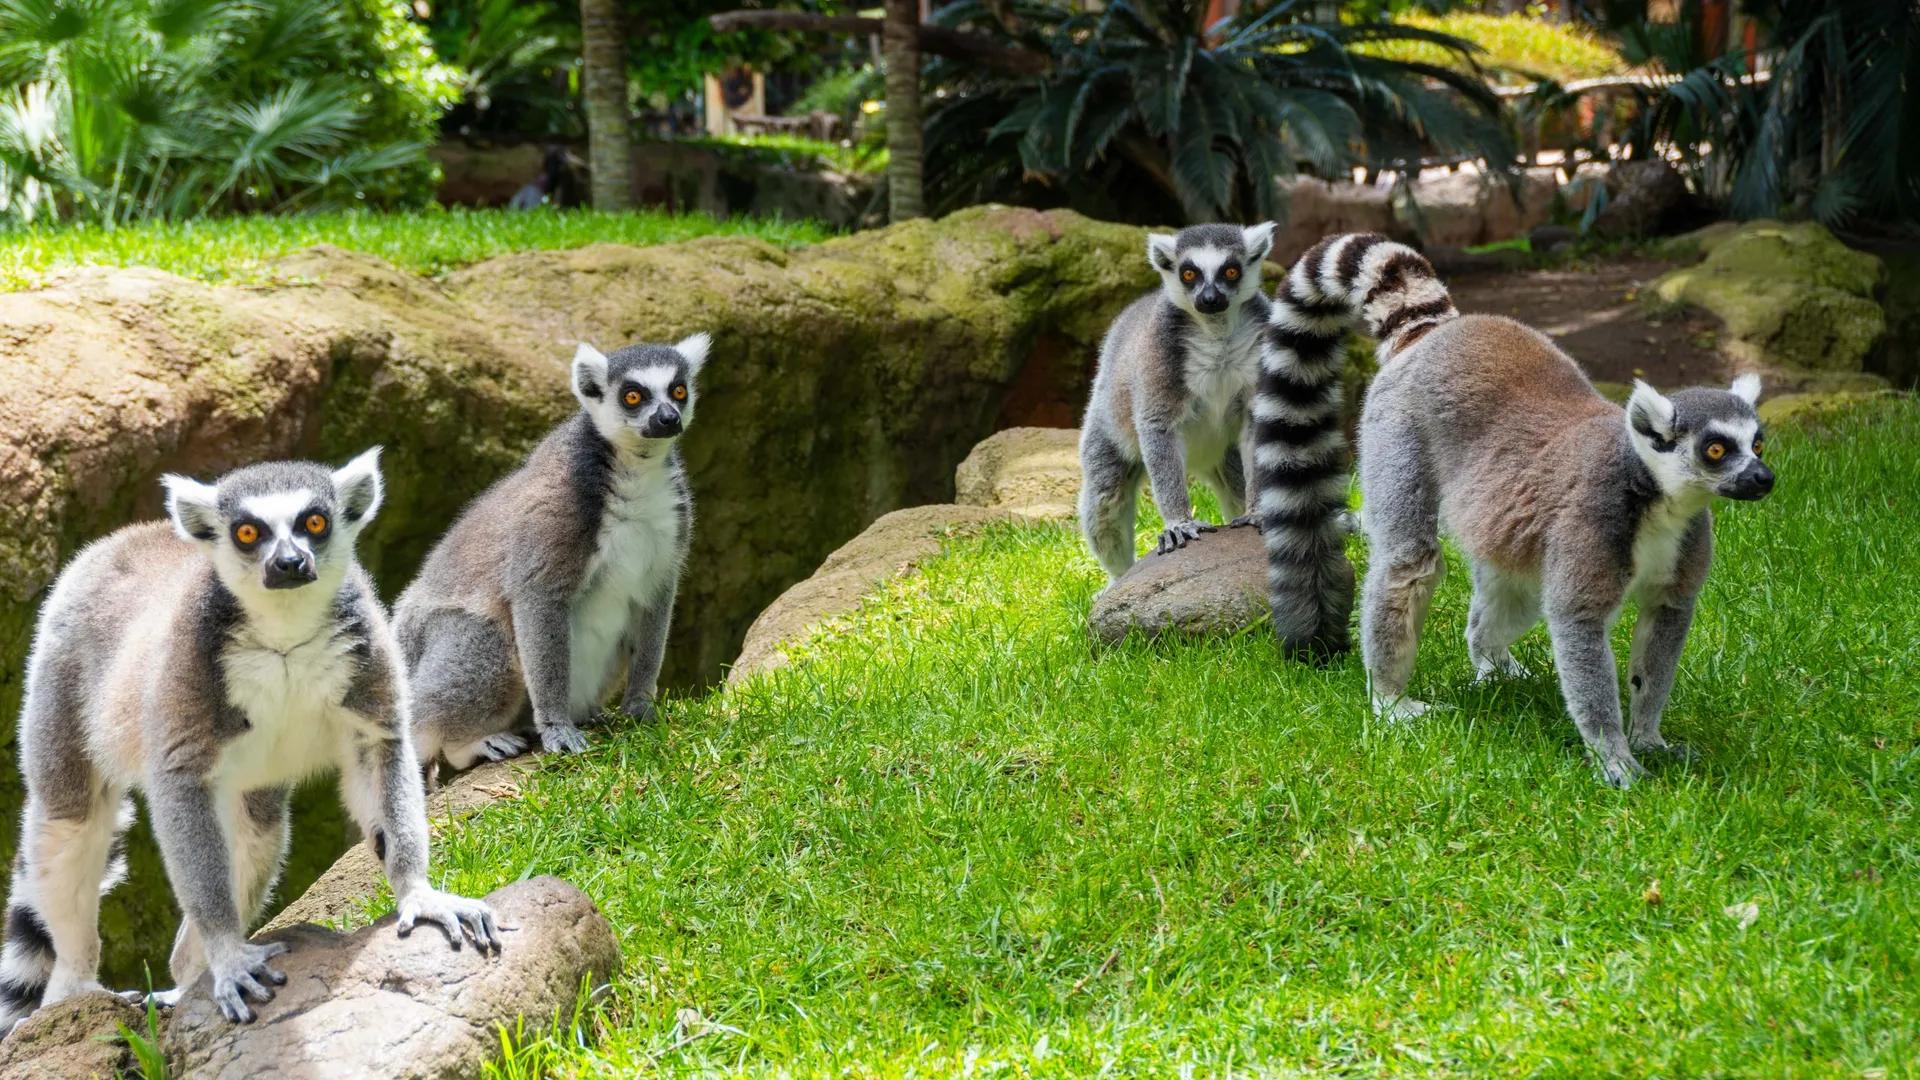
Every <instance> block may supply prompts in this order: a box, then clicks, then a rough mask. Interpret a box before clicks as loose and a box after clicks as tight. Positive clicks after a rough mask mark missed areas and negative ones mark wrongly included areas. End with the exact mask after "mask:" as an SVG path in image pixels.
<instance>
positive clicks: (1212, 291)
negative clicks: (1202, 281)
mask: <svg viewBox="0 0 1920 1080" xmlns="http://www.w3.org/2000/svg"><path fill="white" fill-rule="evenodd" d="M1193 308H1194V310H1195V311H1198V312H1200V313H1201V314H1203V315H1218V314H1220V313H1221V312H1223V311H1225V310H1227V294H1226V293H1224V292H1221V291H1220V290H1219V289H1217V288H1215V287H1213V286H1212V285H1208V286H1207V287H1206V288H1204V289H1201V290H1200V291H1199V292H1198V293H1195V294H1194V297H1193Z"/></svg>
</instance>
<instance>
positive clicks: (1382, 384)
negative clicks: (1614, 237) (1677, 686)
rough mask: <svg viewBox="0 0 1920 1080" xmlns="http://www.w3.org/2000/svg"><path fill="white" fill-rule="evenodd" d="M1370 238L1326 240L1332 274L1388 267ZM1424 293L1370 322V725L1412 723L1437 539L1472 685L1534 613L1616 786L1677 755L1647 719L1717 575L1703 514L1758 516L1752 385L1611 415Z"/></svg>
mask: <svg viewBox="0 0 1920 1080" xmlns="http://www.w3.org/2000/svg"><path fill="white" fill-rule="evenodd" d="M1365 239H1366V238H1352V237H1341V238H1337V239H1335V240H1332V241H1329V242H1328V245H1327V247H1328V251H1329V256H1328V258H1329V259H1331V260H1332V261H1334V262H1335V263H1336V264H1339V263H1347V262H1350V261H1354V262H1357V264H1358V265H1359V266H1360V267H1361V268H1362V271H1361V272H1362V274H1364V273H1365V269H1364V268H1365V267H1366V266H1368V265H1369V264H1372V263H1376V262H1378V263H1381V264H1382V265H1383V266H1384V265H1385V262H1384V261H1390V260H1392V259H1395V258H1398V257H1399V255H1398V253H1391V254H1382V252H1383V251H1388V252H1390V251H1391V247H1392V245H1387V244H1384V243H1381V242H1377V241H1376V242H1375V243H1373V244H1371V245H1369V246H1365V247H1363V246H1362V244H1363V242H1364V240H1365ZM1355 251H1360V252H1361V254H1360V255H1358V256H1356V255H1354V254H1353V253H1354V252H1355ZM1380 276H1381V277H1385V272H1384V271H1383V272H1382V274H1381V275H1380ZM1437 289H1438V283H1437V282H1434V283H1432V284H1430V285H1422V286H1420V287H1419V291H1418V293H1417V294H1416V295H1418V296H1419V297H1421V300H1420V303H1419V304H1418V305H1417V307H1416V308H1414V309H1412V310H1413V314H1411V315H1405V314H1403V315H1401V316H1400V317H1399V321H1398V323H1397V324H1396V323H1395V322H1394V319H1395V317H1396V316H1395V312H1396V311H1399V312H1405V311H1407V310H1409V309H1408V308H1407V307H1405V306H1402V307H1399V308H1395V307H1393V306H1381V307H1380V308H1379V309H1378V310H1377V312H1372V313H1370V321H1371V322H1372V324H1373V326H1374V328H1375V330H1376V332H1378V333H1380V335H1381V337H1382V341H1383V346H1382V361H1381V366H1380V370H1379V373H1378V374H1377V375H1376V376H1375V377H1374V380H1373V382H1372V384H1371V386H1370V387H1369V388H1368V390H1367V400H1366V407H1365V409H1364V410H1363V411H1362V414H1361V420H1360V440H1359V442H1360V445H1359V450H1360V455H1359V457H1360V461H1359V464H1360V488H1361V493H1362V496H1363V498H1364V500H1365V503H1364V508H1363V513H1362V520H1363V522H1364V524H1365V528H1366V532H1367V538H1368V546H1369V553H1368V564H1367V581H1366V587H1365V590H1364V596H1363V599H1362V608H1361V619H1360V627H1361V640H1362V648H1363V652H1364V654H1365V661H1366V666H1367V672H1368V676H1369V679H1370V681H1371V683H1372V687H1371V695H1372V697H1373V705H1374V708H1375V709H1376V711H1378V712H1380V713H1381V714H1382V715H1389V716H1395V717H1408V716H1416V715H1419V714H1420V713H1421V712H1422V711H1424V709H1425V706H1424V705H1422V704H1421V703H1419V702H1416V701H1412V700H1410V699H1407V698H1406V697H1405V692H1406V689H1407V686H1408V682H1409V679H1410V677H1411V675H1412V671H1413V663H1414V653H1415V650H1416V648H1417V645H1418V641H1419V636H1420V631H1421V628H1422V625H1423V624H1424V622H1425V618H1426V613H1427V608H1428V604H1429V603H1430V601H1431V599H1432V596H1433V590H1434V587H1435V585H1436V584H1437V583H1438V581H1439V580H1440V578H1441V576H1442V572H1443V563H1442V549H1441V546H1440V533H1441V531H1442V530H1443V529H1444V531H1445V532H1447V533H1449V534H1451V535H1452V536H1453V537H1454V538H1455V540H1456V541H1457V542H1458V544H1459V546H1460V548H1461V549H1462V550H1463V551H1464V552H1465V553H1466V555H1467V556H1468V557H1469V558H1470V559H1471V560H1472V571H1473V574H1472V576H1473V583H1474V589H1473V600H1472V605H1471V607H1470V610H1469V614H1468V620H1467V643H1468V648H1469V652H1470V653H1471V654H1472V657H1473V660H1474V665H1475V667H1476V668H1477V669H1478V670H1479V672H1480V673H1481V675H1482V677H1492V676H1494V675H1498V674H1506V673H1517V672H1518V671H1519V665H1518V664H1517V663H1516V662H1515V660H1514V658H1513V656H1512V653H1511V651H1510V647H1511V646H1512V644H1513V643H1514V642H1515V641H1516V640H1517V639H1518V638H1519V637H1520V636H1521V635H1522V634H1524V633H1525V632H1526V631H1527V630H1528V629H1529V628H1530V627H1532V626H1533V625H1534V624H1535V623H1537V622H1538V621H1540V619H1541V618H1542V616H1543V615H1544V617H1545V619H1546V622H1547V626H1548V631H1549V634H1550V637H1551V638H1552V644H1553V652H1554V660H1555V667H1556V669H1557V672H1558V675H1559V678H1560V683H1561V690H1562V694H1563V696H1564V698H1565V700H1566V704H1567V708H1568V710H1569V712H1570V713H1571V714H1572V716H1573V719H1574V721H1575V724H1576V726H1577V727H1578V728H1579V730H1580V733H1581V736H1582V738H1583V739H1584V740H1585V742H1586V744H1587V746H1588V747H1589V749H1590V750H1591V752H1592V754H1593V756H1594V759H1595V760H1596V762H1597V763H1598V764H1599V765H1600V767H1601V770H1602V772H1603V773H1604V775H1605V777H1606V779H1607V781H1608V782H1609V783H1612V784H1615V785H1617V786H1622V787H1624V786H1626V785H1628V784H1630V783H1631V782H1632V780H1633V778H1634V777H1635V776H1637V775H1639V774H1640V772H1641V771H1642V770H1641V768H1640V765H1639V763H1638V762H1637V761H1636V760H1635V758H1634V754H1633V751H1634V750H1636V749H1638V750H1669V749H1672V747H1670V745H1669V744H1668V743H1667V742H1666V740H1665V739H1664V738H1663V737H1662V735H1661V734H1660V721H1661V713H1662V710H1663V709H1664V707H1665V705H1666V702H1667V698H1668V695H1669V693H1670V691H1671V689H1672V686H1673V677H1674V672H1675V669H1676V667H1677V664H1678V660H1679V656H1680V651H1681V647H1682V646H1683V644H1684V642H1685V640H1686V635H1687V630H1688V627H1689V625H1690V623H1691V620H1692V616H1693V610H1694V604H1695V598H1696V597H1697V595H1698V593H1699V591H1700V588H1701V585H1702V584H1703V583H1704V581H1705V579H1706V575H1707V570H1708V567H1709V565H1710V564H1711V561H1712V550H1713V537H1712V516H1711V514H1710V513H1709V512H1708V504H1709V502H1710V501H1711V499H1712V498H1713V497H1714V496H1715V495H1723V496H1727V497H1731V498H1740V499H1752V498H1759V497H1761V496H1763V495H1765V494H1766V492H1767V491H1768V490H1769V489H1770V488H1771V487H1772V484H1773V476H1772V473H1771V471H1770V470H1768V469H1767V467H1766V465H1765V464H1764V463H1763V462H1762V461H1761V453H1762V452H1763V443H1764V439H1763V437H1762V435H1761V432H1760V428H1759V422H1758V418H1757V416H1756V415H1755V412H1754V402H1755V400H1756V399H1757V398H1758V396H1759V392H1760V384H1759V380H1758V379H1757V378H1754V377H1752V376H1743V377H1742V378H1740V379H1737V380H1735V381H1734V383H1733V386H1732V387H1731V388H1730V389H1693V390H1685V391H1681V392H1679V393H1676V394H1674V395H1672V396H1671V397H1666V396H1662V395H1661V394H1659V393H1658V392H1656V391H1655V390H1653V388H1652V387H1649V386H1647V385H1645V384H1644V383H1641V384H1638V385H1636V387H1635V388H1634V391H1633V394H1632V397H1631V398H1630V399H1629V401H1628V404H1627V407H1626V409H1624V410H1623V409H1621V408H1620V407H1619V406H1617V405H1614V404H1613V403H1611V402H1609V401H1607V400H1606V399H1604V398H1602V397H1601V396H1600V395H1599V394H1598V393H1597V392H1595V390H1594V388H1593V385H1592V384H1591V383H1590V382H1588V380H1587V378H1586V376H1585V375H1584V374H1583V373H1582V372H1581V371H1580V368H1579V366H1578V365H1576V364H1575V363H1574V362H1573V360H1572V359H1571V358H1570V357H1568V356H1567V355H1566V354H1565V353H1563V352H1561V351H1560V350H1559V349H1558V348H1557V347H1555V346H1554V344H1553V343H1552V342H1551V341H1550V340H1548V339H1547V337H1546V336H1545V335H1543V334H1541V333H1539V332H1538V331H1535V330H1533V329H1530V328H1528V327H1525V326H1522V325H1520V324H1519V323H1516V322H1513V321H1512V320H1509V319H1502V318H1497V317H1492V316H1485V315H1466V316H1459V317H1456V316H1455V315H1454V313H1453V311H1452V305H1451V302H1450V301H1448V300H1447V299H1446V297H1445V295H1444V292H1443V291H1441V292H1439V293H1438V294H1437V295H1436V293H1435V290H1437ZM1629 600H1633V601H1636V602H1637V603H1638V606H1639V616H1638V618H1637V620H1636V622H1635V625H1634V636H1633V656H1632V661H1631V665H1630V671H1631V678H1630V680H1629V681H1630V684H1631V686H1632V692H1633V694H1632V697H1633V700H1632V714H1631V719H1632V723H1631V726H1627V725H1625V724H1623V719H1622V715H1621V707H1620V691H1619V685H1618V669H1617V668H1616V667H1615V664H1614V658H1613V652H1612V646H1611V644H1610V642H1609V638H1608V629H1609V627H1610V626H1611V624H1612V623H1613V622H1614V620H1615V619H1616V618H1617V617H1618V616H1619V614H1620V611H1621V610H1622V608H1623V607H1624V606H1625V604H1626V603H1627V602H1628V601H1629Z"/></svg>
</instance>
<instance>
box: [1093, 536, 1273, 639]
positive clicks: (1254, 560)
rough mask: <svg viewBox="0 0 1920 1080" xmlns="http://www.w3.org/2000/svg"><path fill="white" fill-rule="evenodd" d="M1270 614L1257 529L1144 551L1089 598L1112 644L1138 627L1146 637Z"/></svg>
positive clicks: (1237, 625) (1098, 629)
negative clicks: (1166, 551) (1156, 551)
mask: <svg viewBox="0 0 1920 1080" xmlns="http://www.w3.org/2000/svg"><path fill="white" fill-rule="evenodd" d="M1266 615H1267V549H1266V545H1265V544H1264V543H1262V542H1261V539H1260V532H1259V530H1257V529H1251V528H1239V529H1229V528H1226V527H1224V526H1222V527H1221V528H1220V529H1219V530H1218V531H1216V532H1210V533H1201V534H1200V536H1199V537H1198V538H1197V539H1195V540H1193V541H1191V542H1189V543H1188V544H1187V546H1186V547H1184V548H1180V549H1178V550H1175V551H1173V552H1170V553H1169V554H1166V555H1157V554H1156V555H1148V556H1147V557H1146V558H1144V559H1141V560H1140V561H1139V562H1137V563H1135V564H1133V569H1131V570H1129V571H1127V572H1126V574H1124V575H1123V576H1122V577H1121V578H1120V580H1119V581H1116V582H1114V583H1113V584H1112V585H1111V586H1110V587H1108V589H1107V590H1106V591H1105V592H1103V593H1101V594H1100V595H1099V596H1097V597H1095V598H1094V601H1093V611H1092V612H1091V614H1090V615H1089V617H1088V623H1089V624H1090V626H1091V627H1092V629H1093V634H1094V636H1095V637H1097V638H1099V639H1100V640H1102V641H1106V642H1114V641H1119V640H1120V639H1121V638H1124V637H1126V636H1127V631H1128V630H1130V629H1133V628H1135V627H1137V628H1139V629H1140V630H1141V631H1142V632H1144V633H1146V634H1147V635H1148V636H1150V637H1158V636H1159V635H1161V634H1164V633H1168V632H1169V631H1171V632H1176V633H1183V634H1207V633H1216V632H1221V631H1228V632H1230V631H1234V630H1239V629H1241V628H1243V627H1247V626H1251V625H1253V624H1254V623H1256V622H1258V621H1259V620H1260V619H1262V618H1264V617H1266Z"/></svg>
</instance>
